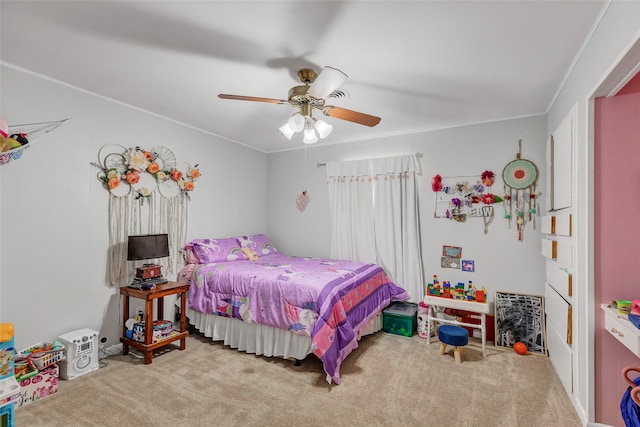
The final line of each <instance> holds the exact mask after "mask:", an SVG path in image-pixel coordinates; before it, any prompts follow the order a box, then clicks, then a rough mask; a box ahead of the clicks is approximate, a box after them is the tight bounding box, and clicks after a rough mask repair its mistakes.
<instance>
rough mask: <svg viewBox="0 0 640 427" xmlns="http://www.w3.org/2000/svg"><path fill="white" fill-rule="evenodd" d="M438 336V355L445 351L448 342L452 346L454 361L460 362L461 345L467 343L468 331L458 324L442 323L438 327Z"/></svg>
mask: <svg viewBox="0 0 640 427" xmlns="http://www.w3.org/2000/svg"><path fill="white" fill-rule="evenodd" d="M438 338H439V339H440V342H441V344H440V356H442V355H443V354H445V353H446V350H447V344H449V345H452V346H453V354H454V355H455V357H456V363H462V349H461V347H463V346H465V345H467V344H468V343H469V332H467V330H466V329H465V328H462V327H460V326H454V325H442V326H440V327H439V328H438Z"/></svg>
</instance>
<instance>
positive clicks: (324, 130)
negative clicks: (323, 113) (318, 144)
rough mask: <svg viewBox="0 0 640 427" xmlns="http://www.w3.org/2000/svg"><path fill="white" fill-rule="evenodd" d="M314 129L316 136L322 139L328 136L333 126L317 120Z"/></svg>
mask: <svg viewBox="0 0 640 427" xmlns="http://www.w3.org/2000/svg"><path fill="white" fill-rule="evenodd" d="M315 128H316V130H317V131H318V136H320V138H321V139H324V138H326V137H327V136H329V134H330V133H331V131H332V130H333V126H331V125H330V124H329V123H327V122H325V121H324V120H317V121H316V126H315Z"/></svg>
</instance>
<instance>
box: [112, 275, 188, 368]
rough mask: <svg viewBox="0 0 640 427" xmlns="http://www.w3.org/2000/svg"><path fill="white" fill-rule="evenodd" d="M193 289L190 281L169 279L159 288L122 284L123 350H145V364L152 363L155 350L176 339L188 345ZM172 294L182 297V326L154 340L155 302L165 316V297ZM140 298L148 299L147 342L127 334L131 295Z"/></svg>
mask: <svg viewBox="0 0 640 427" xmlns="http://www.w3.org/2000/svg"><path fill="white" fill-rule="evenodd" d="M187 291H189V284H188V283H180V282H167V283H163V284H161V285H156V287H155V289H150V290H142V289H136V288H132V287H129V286H123V287H121V288H120V294H121V295H122V296H123V300H124V301H123V305H122V306H123V307H122V322H123V323H122V338H120V342H122V354H124V355H126V354H129V346H131V347H134V348H137V349H138V350H140V351H142V352H143V353H144V364H145V365H148V364H150V363H151V360H152V359H153V350H155V349H157V348H160V347H164V346H166V345H168V344H171V343H172V342H174V341H177V340H180V350H184V349H185V347H186V339H187V337H188V336H189V332H187V317H186V314H185V313H186V294H187ZM168 295H178V296H179V297H180V329H179V330H177V331H173V332H171V333H170V334H169V335H167V336H166V337H164V338H162V339H160V340H158V341H156V342H153V320H154V319H153V302H154V300H155V301H156V303H157V310H156V311H157V313H156V314H157V319H158V320H163V319H164V297H166V296H168ZM130 297H133V298H139V299H142V300H144V301H145V305H146V310H145V320H144V322H145V330H144V333H145V339H144V342H139V341H134V340H132V339H130V338H127V336H126V333H127V327H126V326H125V323H126V322H127V320H128V318H129V298H130Z"/></svg>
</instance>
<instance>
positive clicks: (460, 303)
mask: <svg viewBox="0 0 640 427" xmlns="http://www.w3.org/2000/svg"><path fill="white" fill-rule="evenodd" d="M423 301H424V303H425V304H427V305H428V306H429V314H428V316H427V322H429V324H430V322H432V321H433V322H439V323H448V324H452V325H460V326H467V327H470V328H475V329H480V332H481V334H482V355H483V356H485V357H486V353H485V350H484V348H485V345H486V343H487V313H489V303H484V302H474V301H465V300H459V299H453V298H442V297H434V296H429V295H426V296H425V297H424V300H423ZM434 307H445V308H454V309H456V310H465V311H471V312H473V313H480V324H476V323H465V322H458V321H457V320H448V319H441V318H439V317H436V316H434V315H433V313H434ZM430 342H431V335H430V334H429V335H428V336H427V343H430Z"/></svg>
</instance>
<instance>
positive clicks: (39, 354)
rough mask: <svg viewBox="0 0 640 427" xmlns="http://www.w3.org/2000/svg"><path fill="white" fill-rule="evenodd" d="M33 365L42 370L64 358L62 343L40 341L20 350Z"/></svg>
mask: <svg viewBox="0 0 640 427" xmlns="http://www.w3.org/2000/svg"><path fill="white" fill-rule="evenodd" d="M19 355H21V356H26V357H27V359H28V360H29V362H30V363H31V364H33V366H34V367H35V368H36V369H38V370H42V369H44V368H47V367H49V366H51V365H54V364H56V363H58V362H60V361H62V360H64V345H63V344H61V343H60V342H58V341H56V342H53V343H52V342H47V341H45V342H41V343H38V344H36V345H33V346H31V347H28V348H25V349H23V350H21V351H20V353H19Z"/></svg>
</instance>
